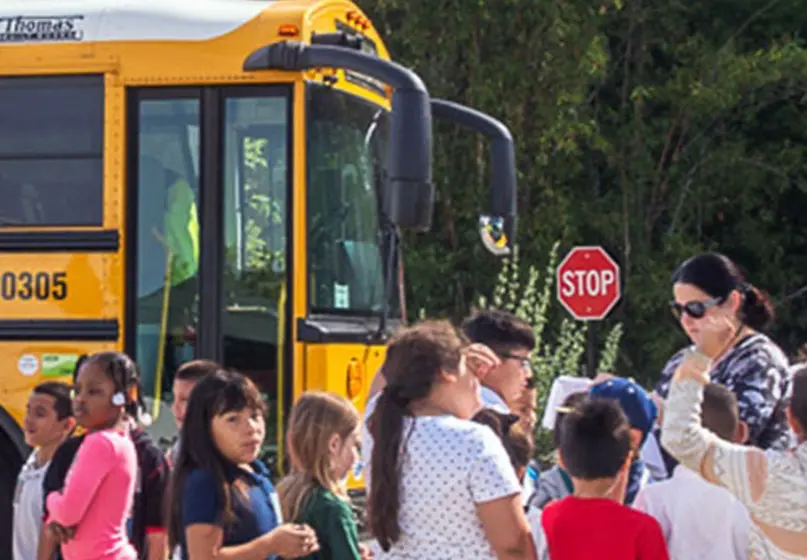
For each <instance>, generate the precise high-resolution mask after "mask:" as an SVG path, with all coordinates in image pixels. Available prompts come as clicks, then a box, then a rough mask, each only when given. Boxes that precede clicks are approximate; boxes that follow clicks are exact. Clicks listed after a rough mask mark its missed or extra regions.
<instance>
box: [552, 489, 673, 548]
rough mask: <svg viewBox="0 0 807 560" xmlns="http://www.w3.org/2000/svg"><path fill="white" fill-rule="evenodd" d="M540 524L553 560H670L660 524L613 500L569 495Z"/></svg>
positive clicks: (555, 503)
mask: <svg viewBox="0 0 807 560" xmlns="http://www.w3.org/2000/svg"><path fill="white" fill-rule="evenodd" d="M541 525H542V528H543V530H544V535H545V537H546V542H547V545H548V548H549V557H550V558H552V560H590V559H592V558H596V559H597V560H669V556H668V554H667V543H666V542H664V536H663V535H662V533H661V527H660V526H659V524H658V521H656V520H655V519H653V518H652V517H650V516H649V515H647V514H646V513H643V512H641V511H638V510H635V509H632V508H630V507H627V506H623V505H622V504H618V503H616V502H614V501H613V500H606V499H593V498H576V497H574V496H569V497H568V498H564V499H562V500H558V501H556V502H553V503H551V504H549V505H548V506H546V508H544V510H543V512H542V513H541Z"/></svg>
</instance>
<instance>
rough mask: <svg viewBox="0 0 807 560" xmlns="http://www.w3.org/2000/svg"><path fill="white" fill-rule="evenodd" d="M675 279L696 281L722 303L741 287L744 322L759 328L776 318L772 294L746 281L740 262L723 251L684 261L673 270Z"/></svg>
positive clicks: (678, 281)
mask: <svg viewBox="0 0 807 560" xmlns="http://www.w3.org/2000/svg"><path fill="white" fill-rule="evenodd" d="M672 281H673V284H692V285H693V286H695V287H697V288H698V289H700V290H701V291H703V292H706V293H707V294H709V295H710V296H712V297H713V298H718V299H720V301H721V303H722V302H723V301H725V299H726V298H727V297H729V294H731V292H733V291H734V290H737V291H738V292H739V293H740V296H741V297H742V304H741V306H740V310H739V313H738V318H739V319H740V321H742V323H743V324H744V325H746V326H749V327H751V328H752V329H755V330H759V329H763V328H765V326H766V325H768V324H769V323H770V322H771V321H773V318H774V310H773V304H772V303H771V302H770V300H769V299H768V297H767V296H766V295H765V294H764V293H763V292H762V291H760V290H759V289H757V288H755V287H754V286H753V285H751V284H750V283H748V282H746V280H745V277H744V276H743V274H742V272H740V269H739V268H738V267H737V265H736V264H735V263H734V262H733V261H732V260H731V259H729V258H728V257H727V256H725V255H721V254H720V253H703V254H701V255H697V256H695V257H692V258H691V259H688V260H686V261H684V263H683V264H681V266H679V267H678V269H677V270H676V271H675V272H674V273H673V277H672Z"/></svg>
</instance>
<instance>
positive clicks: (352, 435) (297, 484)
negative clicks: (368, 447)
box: [278, 392, 361, 560]
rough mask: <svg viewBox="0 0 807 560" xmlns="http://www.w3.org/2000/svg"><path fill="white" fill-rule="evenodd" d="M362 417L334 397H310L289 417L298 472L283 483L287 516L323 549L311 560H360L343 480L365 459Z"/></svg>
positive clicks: (280, 489) (280, 490)
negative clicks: (306, 528) (361, 446)
mask: <svg viewBox="0 0 807 560" xmlns="http://www.w3.org/2000/svg"><path fill="white" fill-rule="evenodd" d="M358 440H359V413H358V411H357V410H356V407H354V406H353V405H352V404H351V403H350V401H347V400H346V399H344V398H342V397H339V396H337V395H332V394H329V393H315V392H309V393H305V394H303V395H302V397H300V400H298V401H297V404H295V405H294V408H293V409H292V412H291V416H290V418H289V431H288V442H289V454H290V455H291V456H292V457H293V459H292V464H293V465H294V468H295V472H293V473H291V474H289V475H288V476H286V477H285V478H284V479H283V480H282V481H281V482H280V484H278V493H279V495H280V505H281V507H282V508H283V516H284V517H285V518H286V519H289V520H291V521H293V522H295V523H306V524H308V525H310V526H311V527H312V528H313V529H314V531H315V532H316V534H317V540H318V541H319V545H320V551H319V552H317V553H315V554H311V555H309V556H306V558H308V559H310V560H359V559H360V558H361V551H360V549H359V537H358V531H357V529H356V521H355V518H354V516H353V512H352V511H351V509H350V505H349V502H348V497H347V494H346V493H345V491H344V489H343V488H342V486H341V484H342V481H343V480H344V479H345V478H346V477H347V475H348V473H349V472H350V470H351V469H352V468H353V466H354V464H355V463H356V462H357V461H358V459H359V453H358V449H357V446H358Z"/></svg>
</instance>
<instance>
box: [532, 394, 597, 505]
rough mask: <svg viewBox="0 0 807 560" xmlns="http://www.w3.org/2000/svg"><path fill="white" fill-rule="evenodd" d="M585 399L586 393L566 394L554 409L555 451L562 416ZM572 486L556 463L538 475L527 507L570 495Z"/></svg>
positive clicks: (553, 434) (566, 474) (557, 444)
mask: <svg viewBox="0 0 807 560" xmlns="http://www.w3.org/2000/svg"><path fill="white" fill-rule="evenodd" d="M585 399H586V393H585V392H583V391H578V392H576V393H571V394H569V395H567V396H566V398H565V399H564V400H563V402H562V403H561V405H560V406H559V407H557V408H556V409H555V414H554V420H553V421H554V423H555V425H554V426H553V427H552V443H553V445H554V447H555V450H556V451H555V453H556V455H557V450H558V449H560V427H561V425H562V423H563V418H564V416H565V415H566V413H567V412H570V411H572V410H574V408H575V407H576V406H577V405H578V404H579V403H581V402H583V401H584V400H585ZM573 491H574V488H573V487H572V479H571V478H570V477H569V474H568V473H567V472H566V471H565V470H563V467H561V466H560V464H556V465H555V466H554V467H552V468H551V469H549V470H548V471H545V472H542V473H541V476H539V477H538V488H536V490H535V493H534V494H533V495H532V497H531V498H530V501H529V502H528V505H527V507H528V508H535V509H543V508H544V507H546V505H547V504H549V503H550V502H553V501H555V500H561V499H563V498H565V497H566V496H570V495H571V494H572V492H573Z"/></svg>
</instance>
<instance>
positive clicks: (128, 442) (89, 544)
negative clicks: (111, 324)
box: [46, 352, 137, 560]
mask: <svg viewBox="0 0 807 560" xmlns="http://www.w3.org/2000/svg"><path fill="white" fill-rule="evenodd" d="M136 372H137V369H136V368H135V366H134V363H132V361H131V359H129V358H128V356H126V355H125V354H121V353H118V352H102V353H100V354H95V355H93V356H90V357H89V358H88V359H87V360H86V361H85V362H84V363H83V364H82V366H81V369H80V370H79V373H78V379H77V380H76V387H75V396H74V399H73V412H74V414H75V417H76V421H77V422H78V423H79V424H80V425H81V426H83V427H84V429H85V430H86V432H87V433H86V435H85V436H84V441H83V442H82V443H81V447H80V448H79V450H78V453H77V454H76V458H75V460H74V461H73V464H72V466H71V467H70V470H69V472H68V474H67V480H66V482H65V486H64V490H63V491H61V492H51V493H50V494H48V496H47V498H46V505H47V509H48V519H47V523H48V524H49V525H52V526H54V527H53V528H54V531H55V532H56V533H61V534H63V535H65V534H66V536H67V537H68V539H67V540H66V542H64V543H63V544H62V554H63V555H64V557H65V559H66V560H84V559H87V558H93V559H94V560H96V559H97V560H135V559H136V558H137V553H136V551H135V549H134V547H133V546H132V545H131V543H129V540H128V538H127V535H126V519H127V516H128V514H129V513H130V511H131V508H132V496H133V494H134V490H135V481H136V476H137V453H136V451H135V446H134V443H133V442H132V439H131V437H130V436H129V429H128V424H127V418H126V416H127V415H126V407H127V405H131V404H132V403H133V402H134V401H135V396H134V395H133V394H132V390H133V387H134V386H135V382H136V379H137V374H136Z"/></svg>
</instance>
